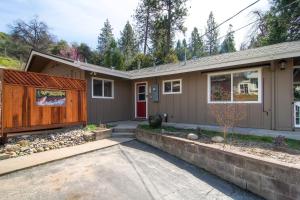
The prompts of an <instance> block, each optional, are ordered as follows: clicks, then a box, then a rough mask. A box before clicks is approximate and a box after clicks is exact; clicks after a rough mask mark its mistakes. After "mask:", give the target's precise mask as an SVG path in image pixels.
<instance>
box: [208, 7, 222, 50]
mask: <svg viewBox="0 0 300 200" xmlns="http://www.w3.org/2000/svg"><path fill="white" fill-rule="evenodd" d="M216 27H217V23H216V22H215V18H214V15H213V13H212V12H210V14H209V17H208V20H207V28H206V34H205V38H206V40H205V46H206V51H207V53H208V54H209V55H215V54H217V53H218V49H219V42H218V35H219V31H218V29H217V28H216Z"/></svg>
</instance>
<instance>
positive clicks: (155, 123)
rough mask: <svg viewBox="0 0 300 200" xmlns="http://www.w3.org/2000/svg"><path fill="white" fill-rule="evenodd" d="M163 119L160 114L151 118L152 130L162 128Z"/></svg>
mask: <svg viewBox="0 0 300 200" xmlns="http://www.w3.org/2000/svg"><path fill="white" fill-rule="evenodd" d="M161 124H162V117H161V116H160V115H159V114H156V115H151V116H149V126H150V127H151V128H160V127H161Z"/></svg>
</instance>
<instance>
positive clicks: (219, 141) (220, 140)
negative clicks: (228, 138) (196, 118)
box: [211, 136, 224, 143]
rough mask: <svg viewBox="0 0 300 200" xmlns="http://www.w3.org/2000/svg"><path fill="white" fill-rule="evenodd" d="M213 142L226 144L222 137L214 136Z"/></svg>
mask: <svg viewBox="0 0 300 200" xmlns="http://www.w3.org/2000/svg"><path fill="white" fill-rule="evenodd" d="M211 141H212V142H215V143H222V142H224V138H223V137H221V136H214V137H212V138H211Z"/></svg>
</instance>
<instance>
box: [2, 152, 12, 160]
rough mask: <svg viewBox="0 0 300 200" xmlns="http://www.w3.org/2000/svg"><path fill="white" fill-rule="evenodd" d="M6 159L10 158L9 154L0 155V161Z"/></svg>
mask: <svg viewBox="0 0 300 200" xmlns="http://www.w3.org/2000/svg"><path fill="white" fill-rule="evenodd" d="M8 158H10V155H9V154H6V153H2V154H0V160H5V159H8Z"/></svg>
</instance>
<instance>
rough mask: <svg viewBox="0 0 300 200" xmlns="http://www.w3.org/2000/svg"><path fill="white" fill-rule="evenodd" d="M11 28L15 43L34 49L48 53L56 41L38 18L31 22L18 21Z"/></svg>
mask: <svg viewBox="0 0 300 200" xmlns="http://www.w3.org/2000/svg"><path fill="white" fill-rule="evenodd" d="M9 28H10V32H11V37H12V38H13V40H14V41H16V42H20V43H21V44H23V45H27V46H29V47H30V48H32V49H36V50H40V51H48V49H49V46H50V45H51V44H52V43H53V40H54V38H53V36H52V35H51V34H50V32H49V27H48V26H47V24H46V23H44V22H42V21H39V19H38V17H37V16H36V17H34V18H33V19H31V20H30V21H29V22H25V21H23V20H17V21H15V22H14V23H13V24H11V25H9Z"/></svg>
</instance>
